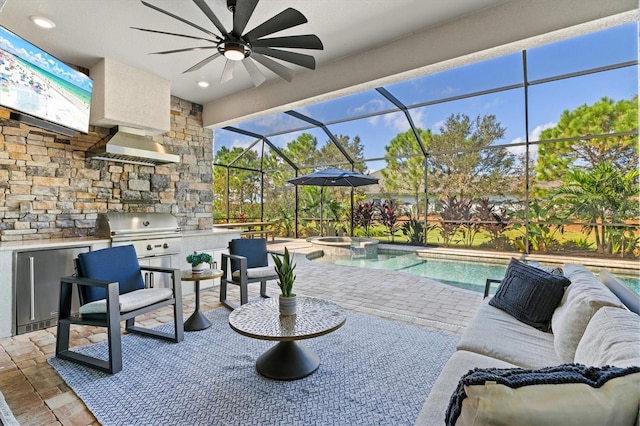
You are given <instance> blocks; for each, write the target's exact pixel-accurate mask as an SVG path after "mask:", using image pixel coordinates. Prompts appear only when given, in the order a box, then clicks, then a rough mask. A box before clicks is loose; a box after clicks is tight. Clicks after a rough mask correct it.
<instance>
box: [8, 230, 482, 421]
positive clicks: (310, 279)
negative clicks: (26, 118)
mask: <svg viewBox="0 0 640 426" xmlns="http://www.w3.org/2000/svg"><path fill="white" fill-rule="evenodd" d="M285 244H286V246H287V247H288V248H289V250H293V251H294V252H295V253H296V262H297V265H298V266H297V268H296V274H297V280H296V287H295V288H296V293H297V294H299V295H302V296H310V297H318V298H324V299H329V300H333V301H335V302H337V303H339V304H340V305H342V306H343V307H344V308H346V309H351V310H354V311H358V312H363V313H366V314H370V315H377V316H381V317H385V318H390V319H394V320H398V321H406V322H410V323H413V324H416V325H420V326H424V327H430V328H436V329H440V330H444V331H449V332H452V333H457V334H461V333H462V332H463V331H464V328H465V327H466V325H467V324H468V322H469V320H470V319H471V317H472V316H473V314H474V312H475V310H476V309H477V307H478V306H479V304H480V303H481V301H482V295H481V294H479V293H475V292H471V291H466V290H460V289H457V288H455V287H451V286H447V285H444V284H441V283H438V282H436V281H433V280H430V279H427V278H421V277H417V276H413V275H409V274H405V273H402V272H395V271H381V270H372V269H360V268H354V267H344V266H333V265H324V264H318V263H312V262H310V261H308V260H307V259H306V257H304V254H305V253H309V252H310V251H312V248H311V247H310V246H309V244H307V243H306V242H305V241H304V240H287V241H283V240H276V242H275V243H271V244H270V245H269V248H270V249H272V250H282V249H283V247H284V245H285ZM218 290H219V289H218V286H214V287H212V288H209V289H205V290H203V291H202V292H201V298H200V306H201V310H203V311H207V310H211V309H215V308H218V307H220V306H221V304H220V303H219V301H218V296H219V294H218ZM269 291H270V292H271V293H272V294H278V292H279V289H278V287H277V284H276V283H275V282H273V283H270V284H269ZM253 295H257V285H253V286H250V296H253ZM234 296H235V297H238V290H237V289H233V288H232V289H230V295H229V297H230V298H231V297H234ZM183 306H184V315H185V318H186V317H188V316H189V315H190V314H191V312H193V310H194V307H195V296H194V295H193V294H190V295H187V296H185V297H184V298H183ZM171 312H172V311H171V309H170V308H166V309H163V310H159V311H157V312H155V313H150V314H147V315H145V316H144V317H140V318H139V319H138V320H137V322H139V323H140V324H142V325H145V326H154V325H158V324H161V323H165V322H169V321H172V313H171ZM55 333H56V329H55V327H53V328H49V329H46V330H39V331H35V332H31V333H27V334H23V335H19V336H14V337H8V338H3V339H0V392H2V394H3V395H4V398H5V399H6V401H7V403H8V405H9V407H10V408H11V410H12V411H13V414H14V416H15V417H16V419H17V420H18V422H19V423H20V424H21V425H24V426H28V425H38V426H40V425H61V424H62V425H94V424H98V422H97V421H96V419H95V418H94V417H93V415H92V414H91V412H90V411H89V410H88V409H87V408H86V407H85V406H84V404H83V403H82V401H81V400H80V399H79V398H78V397H77V396H76V395H75V393H74V392H73V391H72V390H71V389H70V388H69V387H68V386H67V385H66V384H65V383H64V381H63V380H62V378H61V377H60V376H59V375H58V374H57V373H56V371H55V370H54V369H53V368H52V367H51V366H49V364H48V363H47V358H48V357H50V356H52V355H53V354H54V352H55V338H56V337H55ZM105 339H106V334H105V333H104V329H102V328H97V327H81V326H74V327H72V345H73V346H83V345H88V344H92V343H96V342H100V341H103V340H105ZM126 368H127V366H126V365H124V366H123V372H122V373H119V374H126Z"/></svg>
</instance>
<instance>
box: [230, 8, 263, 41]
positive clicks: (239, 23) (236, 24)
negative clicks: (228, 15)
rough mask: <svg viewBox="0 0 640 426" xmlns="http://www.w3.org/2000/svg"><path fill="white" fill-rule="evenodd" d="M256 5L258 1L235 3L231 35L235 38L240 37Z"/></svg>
mask: <svg viewBox="0 0 640 426" xmlns="http://www.w3.org/2000/svg"><path fill="white" fill-rule="evenodd" d="M257 4H258V0H241V1H238V2H237V3H236V8H235V10H234V11H233V31H232V33H233V35H234V37H236V38H240V37H241V36H242V32H243V31H244V29H245V27H246V26H247V22H249V18H251V15H253V11H254V9H255V8H256V5H257Z"/></svg>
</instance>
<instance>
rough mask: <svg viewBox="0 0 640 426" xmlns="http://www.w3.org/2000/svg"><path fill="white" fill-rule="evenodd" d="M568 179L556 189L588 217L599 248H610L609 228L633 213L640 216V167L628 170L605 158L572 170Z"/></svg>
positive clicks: (587, 227)
mask: <svg viewBox="0 0 640 426" xmlns="http://www.w3.org/2000/svg"><path fill="white" fill-rule="evenodd" d="M564 181H565V183H564V184H563V186H562V187H560V188H558V189H557V190H556V191H555V192H556V194H558V195H560V196H561V197H562V198H561V199H560V200H559V201H563V202H564V203H567V205H568V206H569V207H570V211H571V213H572V214H573V215H575V216H577V217H579V218H580V219H583V220H584V221H585V224H584V226H583V231H586V232H588V233H591V232H594V233H595V238H596V245H597V250H598V252H599V253H607V252H610V250H611V230H610V229H608V228H610V227H611V226H612V225H613V224H614V223H621V222H624V220H625V219H628V218H629V216H630V215H631V216H635V217H638V195H639V192H638V170H637V169H633V170H630V171H627V172H624V171H621V170H620V169H619V168H617V167H615V166H614V165H613V164H612V163H611V162H609V161H605V162H602V163H600V164H598V165H596V166H595V167H593V168H592V169H589V170H582V169H573V170H570V171H568V172H567V174H566V175H565V179H564Z"/></svg>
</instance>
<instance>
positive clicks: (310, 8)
mask: <svg viewBox="0 0 640 426" xmlns="http://www.w3.org/2000/svg"><path fill="white" fill-rule="evenodd" d="M240 1H242V0H240ZM505 1H506V0H464V1H451V0H312V1H310V0H262V1H261V2H260V3H258V5H257V7H256V9H255V12H254V14H253V15H252V17H251V20H250V21H249V23H248V25H247V30H250V29H251V28H253V27H255V26H257V25H259V24H260V23H262V22H264V21H266V20H267V19H269V18H270V17H272V16H274V15H276V14H277V13H279V12H281V11H282V10H284V9H286V8H288V7H293V8H295V9H298V10H299V11H300V12H302V14H304V15H305V16H306V17H307V19H308V20H309V22H308V23H306V24H303V25H300V26H298V27H294V28H291V29H288V30H285V31H281V32H279V33H276V34H274V36H282V35H298V34H316V35H317V36H318V37H320V39H321V40H322V42H323V44H324V50H322V51H300V52H301V53H310V54H312V55H313V56H314V57H315V58H316V62H317V68H318V69H319V68H322V67H323V65H325V64H327V63H329V62H333V61H337V60H340V58H344V57H347V56H349V55H353V54H355V53H357V52H363V51H366V50H369V49H371V48H374V47H376V46H378V45H381V44H385V43H388V42H390V41H393V40H396V39H399V38H403V37H406V36H408V35H410V34H412V33H414V32H416V31H418V30H420V29H423V28H426V27H430V26H434V25H437V24H439V23H442V22H445V21H450V20H453V19H456V18H458V17H460V16H464V15H468V14H471V13H474V12H477V11H478V10H481V9H484V8H488V7H492V6H495V5H497V4H500V3H504V2H505ZM1 3H2V1H0V4H1ZM148 3H151V4H153V5H155V6H158V7H160V8H162V9H164V10H166V11H169V12H171V13H173V14H175V15H178V16H180V17H183V18H185V19H187V20H189V21H192V22H194V23H196V24H198V25H200V26H202V27H205V28H207V29H211V30H212V31H213V32H215V33H218V32H217V31H216V30H215V27H214V26H213V24H212V23H211V22H210V21H209V20H208V19H207V18H206V16H205V15H204V14H203V13H202V12H201V11H200V9H199V8H198V7H197V6H196V5H195V4H194V3H193V2H192V1H190V0H148ZM207 3H208V4H209V6H210V7H211V9H212V10H213V11H214V13H215V14H216V16H217V17H218V18H219V19H220V21H221V22H222V23H223V24H224V25H225V27H227V28H230V27H231V17H232V15H231V12H229V11H228V10H227V8H226V0H207ZM34 15H38V16H43V17H46V18H48V19H50V20H52V21H53V22H55V24H56V27H55V28H53V29H50V30H45V29H42V28H39V27H37V26H35V25H34V24H33V23H32V22H31V20H30V19H29V17H30V16H34ZM0 24H1V25H3V26H4V27H6V28H8V29H9V30H11V31H13V32H14V33H16V34H18V35H19V36H21V37H23V38H25V39H27V40H28V41H30V42H31V43H33V44H35V45H36V46H38V47H40V48H41V49H43V50H45V51H47V52H49V53H50V54H52V55H54V56H56V57H58V58H59V59H61V60H63V61H65V62H67V63H71V64H75V65H78V66H81V67H86V68H91V67H92V66H93V65H94V64H95V63H96V62H98V61H99V60H100V59H101V58H110V59H112V60H115V61H117V62H121V63H124V64H127V65H130V66H133V67H135V68H139V69H142V70H145V71H148V72H152V73H154V74H157V75H159V76H161V77H163V78H165V79H167V80H169V81H170V82H171V93H172V95H175V96H178V97H180V98H182V99H185V100H189V101H192V102H196V103H199V104H206V103H209V102H211V101H214V100H216V99H218V98H221V97H225V96H229V95H231V94H233V93H235V92H239V91H243V90H246V89H250V88H252V87H253V84H252V82H251V79H250V78H249V75H248V74H247V72H246V70H245V69H244V68H243V67H238V68H236V72H235V73H234V78H233V79H232V80H231V81H229V82H226V83H224V84H220V83H219V80H220V76H221V75H222V70H223V67H224V64H225V59H224V58H216V59H215V60H214V61H212V62H210V63H209V64H208V65H206V66H205V67H203V68H201V69H200V70H198V71H194V72H191V73H187V74H183V71H185V70H186V69H188V68H189V67H191V66H192V65H194V64H196V63H197V62H199V61H200V60H202V59H204V58H206V57H207V56H209V55H211V51H210V50H207V51H194V52H185V53H176V54H171V55H150V54H149V53H150V52H157V51H164V50H171V49H181V48H186V47H193V46H201V45H206V43H205V42H199V41H195V40H189V39H185V38H180V37H173V36H168V35H163V34H153V33H148V32H142V31H137V30H134V29H131V28H130V27H132V26H136V27H142V28H148V29H155V30H160V31H167V32H176V33H182V34H188V35H194V36H204V34H203V33H202V32H200V31H198V30H197V29H194V28H192V27H190V26H188V25H186V24H184V23H182V22H179V21H177V20H175V19H173V18H171V17H169V16H166V15H164V14H162V13H160V12H157V11H155V10H152V9H150V8H148V7H146V6H144V5H143V4H142V3H141V2H140V1H139V0H108V1H105V0H6V3H5V5H4V8H3V9H2V11H1V12H0ZM283 64H285V65H286V66H287V67H289V68H291V69H293V70H294V71H296V73H305V72H313V71H307V70H306V69H305V68H301V67H298V66H294V65H287V63H283ZM259 67H260V69H261V70H262V71H263V73H264V75H265V77H267V82H268V81H269V80H273V79H279V77H277V76H276V75H275V74H273V73H272V72H271V71H269V70H267V69H266V68H264V67H262V66H261V65H259ZM294 79H295V77H294ZM201 80H206V81H209V82H210V86H209V87H208V88H206V89H202V88H200V87H198V85H197V82H198V81H201ZM263 84H266V83H263Z"/></svg>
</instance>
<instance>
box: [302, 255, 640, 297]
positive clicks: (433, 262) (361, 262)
mask: <svg viewBox="0 0 640 426" xmlns="http://www.w3.org/2000/svg"><path fill="white" fill-rule="evenodd" d="M313 261H314V262H319V263H326V264H335V265H346V266H357V267H359V268H370V269H383V270H387V271H402V272H407V273H409V274H414V275H418V276H421V277H425V278H431V279H433V280H436V281H440V282H442V283H445V284H449V285H452V286H455V287H458V288H464V289H467V290H472V291H478V292H481V293H482V292H484V286H485V282H486V279H487V278H489V277H494V278H502V277H503V276H504V273H505V271H506V270H507V265H506V264H504V265H502V264H490V263H481V262H471V261H463V260H458V259H456V260H452V259H440V258H425V257H419V256H418V255H416V254H415V253H412V252H406V251H393V250H384V251H380V252H379V253H378V256H377V258H368V259H365V258H351V257H337V256H322V257H319V258H317V259H313ZM616 277H617V278H618V279H620V281H622V282H623V283H624V284H625V285H627V286H628V287H629V288H631V289H632V290H633V291H635V292H636V293H639V294H640V273H639V275H638V276H635V277H634V276H629V277H626V276H619V275H616Z"/></svg>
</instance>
